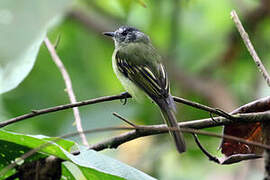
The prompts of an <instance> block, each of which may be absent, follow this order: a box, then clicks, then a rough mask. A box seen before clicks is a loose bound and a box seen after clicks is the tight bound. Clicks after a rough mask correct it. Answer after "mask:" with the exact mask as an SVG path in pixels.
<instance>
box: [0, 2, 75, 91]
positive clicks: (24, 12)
mask: <svg viewBox="0 0 270 180" xmlns="http://www.w3.org/2000/svg"><path fill="white" fill-rule="evenodd" d="M71 1H72V0H57V1H54V0H39V1H36V0H20V1H14V0H1V1H0V32H1V33H0V94H1V93H4V92H7V91H9V90H11V89H13V88H15V87H16V86H18V84H19V83H21V82H22V81H23V79H24V78H25V77H26V76H27V75H28V74H29V72H30V71H31V69H32V67H33V65H34V63H35V59H36V57H37V54H38V51H39V47H40V45H41V43H42V41H43V39H44V37H45V34H46V31H47V29H48V27H49V26H50V25H52V24H53V22H55V20H56V17H58V16H59V15H60V14H62V13H63V12H64V10H66V9H67V6H68V5H69V4H70V3H71Z"/></svg>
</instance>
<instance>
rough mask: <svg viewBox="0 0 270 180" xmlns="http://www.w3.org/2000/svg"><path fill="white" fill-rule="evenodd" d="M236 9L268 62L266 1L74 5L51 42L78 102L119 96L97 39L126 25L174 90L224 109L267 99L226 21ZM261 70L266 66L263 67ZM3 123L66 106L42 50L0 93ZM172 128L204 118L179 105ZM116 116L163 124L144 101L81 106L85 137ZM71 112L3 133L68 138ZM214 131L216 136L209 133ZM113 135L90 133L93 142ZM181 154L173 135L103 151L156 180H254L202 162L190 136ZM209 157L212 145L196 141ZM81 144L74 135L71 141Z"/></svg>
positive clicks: (252, 169) (106, 43)
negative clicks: (147, 43)
mask: <svg viewBox="0 0 270 180" xmlns="http://www.w3.org/2000/svg"><path fill="white" fill-rule="evenodd" d="M232 9H235V10H236V11H237V12H238V14H239V16H240V18H241V20H242V23H243V25H244V26H245V28H246V30H247V32H248V33H249V36H250V38H251V40H252V42H253V43H254V46H255V49H256V50H257V53H258V54H259V56H260V57H261V59H262V60H267V59H269V58H270V53H269V47H270V19H269V14H270V13H269V12H270V3H269V2H268V0H261V1H258V0H219V1H212V0H204V1H198V0H181V1H180V0H79V1H76V3H74V4H73V6H72V8H71V9H70V10H69V11H68V12H67V14H66V16H65V17H63V19H62V21H61V22H60V23H58V25H57V26H54V27H53V28H51V29H50V30H49V32H48V37H49V39H50V40H51V41H52V42H55V41H56V39H57V37H58V36H60V37H61V39H60V43H59V45H58V47H57V53H58V55H59V56H60V58H61V60H62V61H63V63H64V64H65V66H66V68H67V70H68V72H69V74H70V76H71V79H72V83H73V89H74V92H75V94H76V97H77V100H78V101H80V100H85V99H91V98H96V97H100V96H105V95H114V94H117V93H120V92H122V91H123V88H122V87H121V85H120V83H119V82H118V80H117V79H116V77H115V75H114V74H113V71H112V67H111V56H112V52H113V49H114V45H113V42H112V41H111V40H110V39H109V38H106V37H104V36H103V35H102V32H103V31H112V30H115V29H116V28H117V27H119V26H120V25H126V24H127V25H131V26H135V27H137V28H138V29H140V30H142V31H143V32H145V33H146V34H148V35H149V36H150V38H151V40H152V42H153V44H154V45H155V47H156V48H157V49H158V51H159V52H160V53H161V54H162V55H163V57H164V59H165V60H166V64H167V67H168V68H167V69H168V71H169V75H170V80H171V86H172V87H171V92H172V94H173V95H175V96H180V97H183V98H186V99H189V100H193V101H196V102H199V103H203V104H206V105H209V106H212V107H218V108H221V109H223V110H225V111H231V110H233V109H235V108H236V107H238V106H240V105H242V104H245V103H248V102H250V101H252V100H254V99H256V98H258V97H263V96H265V95H267V94H268V93H269V90H267V86H266V85H265V84H266V83H265V82H264V81H263V79H262V77H261V75H260V74H259V73H258V70H257V69H256V66H255V64H254V62H253V60H252V59H251V57H250V55H249V54H248V51H247V50H246V49H245V47H244V44H243V43H242V40H241V39H240V36H239V34H238V33H237V32H236V28H235V27H234V24H233V22H232V20H231V18H230V11H231V10H232ZM263 63H264V64H265V66H266V68H268V67H269V65H270V63H269V61H263ZM1 103H2V109H1V111H3V112H1V114H2V116H1V117H0V118H1V120H7V119H9V118H12V117H15V116H18V115H21V114H24V113H27V112H29V111H30V110H32V109H41V108H47V107H51V106H55V105H60V104H65V103H69V99H68V96H67V94H66V92H65V85H64V82H63V78H62V76H61V74H60V72H59V70H58V68H57V67H56V66H55V64H54V63H53V61H52V60H51V57H50V54H49V53H48V50H47V48H46V47H45V45H44V44H42V46H41V48H40V51H39V53H38V57H37V60H36V63H35V65H34V68H33V69H32V71H31V73H30V74H29V75H28V76H27V77H26V79H25V80H24V81H23V82H22V83H21V84H20V85H19V86H18V87H17V88H16V89H14V90H12V91H9V92H7V93H4V94H3V95H2V102H1ZM177 108H178V114H177V118H178V120H179V121H189V120H196V119H201V118H207V117H209V114H208V113H205V112H203V111H200V110H197V109H194V108H191V107H188V106H185V105H180V104H178V105H177ZM113 112H117V113H119V114H121V115H123V116H124V117H126V118H128V119H129V120H132V122H134V123H136V124H144V125H146V124H160V123H163V122H162V119H161V116H160V114H159V111H158V110H157V108H156V107H155V105H154V104H152V103H151V102H147V103H146V104H137V103H136V102H134V101H132V100H128V103H127V104H126V105H122V103H121V102H120V101H114V102H108V103H102V104H96V105H89V106H84V107H81V108H80V113H81V118H82V124H83V128H84V130H87V129H93V128H100V127H107V126H116V125H123V122H121V121H120V120H118V119H117V118H115V117H113V116H112V113H113ZM73 124H74V117H73V113H72V110H65V111H60V112H56V113H50V114H46V115H42V116H39V117H35V118H32V119H28V120H25V121H22V122H18V123H16V124H13V125H10V126H8V127H6V128H5V129H7V130H11V131H15V132H21V133H26V134H44V135H48V136H59V135H63V134H67V133H70V132H75V131H76V127H75V126H74V125H73ZM207 130H209V131H213V132H218V133H221V127H220V128H211V129H207ZM116 134H119V132H118V133H116V132H106V133H99V134H90V135H87V138H88V141H89V143H90V144H91V143H95V142H98V141H101V140H103V139H106V138H109V137H111V136H112V135H116ZM185 138H186V141H187V146H188V151H187V153H185V154H183V155H181V156H179V155H178V154H177V152H176V151H175V149H174V146H173V144H172V143H171V139H170V137H169V136H168V135H167V134H166V135H158V136H152V137H146V138H141V139H138V140H134V141H131V142H129V143H126V144H123V145H122V146H120V147H119V148H118V149H116V150H105V151H103V152H102V153H105V154H108V155H110V156H112V157H114V158H116V159H119V160H121V161H123V162H125V163H127V164H129V165H131V166H133V167H135V168H137V169H140V170H142V171H144V172H146V173H148V174H150V175H152V176H154V177H156V178H158V179H164V180H174V179H217V178H218V179H221V180H222V179H258V178H262V176H263V169H262V162H261V160H256V161H249V162H241V163H238V164H235V165H230V166H220V165H217V164H214V163H212V162H209V161H208V159H207V158H206V157H205V156H203V155H202V153H201V152H200V150H199V149H198V148H197V146H196V145H195V143H194V141H193V139H192V137H191V136H190V135H189V134H186V135H185ZM199 138H200V140H201V142H202V144H203V145H204V146H205V147H206V148H207V149H208V150H209V151H210V152H211V153H213V154H214V155H217V156H219V157H222V155H221V153H220V152H219V151H218V150H217V148H218V145H219V141H220V140H219V139H215V138H211V137H204V136H199ZM72 139H74V140H76V141H77V142H78V143H79V144H81V140H80V138H79V137H74V138H72Z"/></svg>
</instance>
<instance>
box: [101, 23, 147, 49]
mask: <svg viewBox="0 0 270 180" xmlns="http://www.w3.org/2000/svg"><path fill="white" fill-rule="evenodd" d="M103 34H104V35H106V36H110V37H112V39H113V40H114V43H115V46H116V47H120V46H125V45H127V44H129V43H149V42H150V39H149V37H148V36H147V35H146V34H144V33H143V32H141V31H139V30H138V29H136V28H134V27H129V26H121V27H120V28H118V29H117V30H116V31H114V32H104V33H103Z"/></svg>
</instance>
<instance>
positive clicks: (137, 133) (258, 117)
mask: <svg viewBox="0 0 270 180" xmlns="http://www.w3.org/2000/svg"><path fill="white" fill-rule="evenodd" d="M233 118H234V121H231V120H228V119H226V118H224V117H215V118H214V121H213V120H212V119H211V118H209V119H201V120H194V121H188V122H181V123H178V125H179V126H180V127H181V131H183V132H187V131H186V130H184V129H185V128H192V129H203V128H209V127H215V126H222V125H229V124H233V123H235V122H236V121H237V123H251V122H259V121H260V122H264V121H269V119H270V111H266V112H260V113H248V114H238V115H234V116H233ZM136 127H137V126H136ZM138 127H149V128H150V127H151V129H152V130H151V129H148V130H132V131H129V132H126V133H123V134H120V135H118V136H115V137H113V138H110V139H107V140H105V141H102V142H99V143H97V144H94V145H91V146H90V149H94V150H96V151H101V150H104V149H107V148H117V147H118V146H119V145H121V144H123V143H126V142H128V141H131V140H134V139H137V138H140V137H145V136H150V135H156V134H161V133H166V132H167V129H166V127H167V126H166V125H165V124H161V125H153V126H138ZM162 128H165V129H164V130H160V129H162ZM157 129H158V130H157ZM191 133H196V134H201V133H200V132H199V133H197V132H191ZM208 135H209V134H208ZM221 136H222V135H219V137H221ZM216 137H217V136H216ZM224 137H228V136H226V135H225V136H224ZM231 137H233V136H230V138H228V139H231ZM233 138H236V137H233ZM239 139H241V138H237V141H238V140H239ZM233 140H236V139H233ZM242 140H243V139H241V141H239V142H243V141H242ZM244 143H246V144H250V141H249V142H244ZM258 144H260V143H258ZM253 145H254V144H253Z"/></svg>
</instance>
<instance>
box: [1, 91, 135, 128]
mask: <svg viewBox="0 0 270 180" xmlns="http://www.w3.org/2000/svg"><path fill="white" fill-rule="evenodd" d="M130 97H131V96H130V95H129V94H128V93H122V94H119V95H114V96H104V97H100V98H95V99H90V100H86V101H80V102H77V103H73V104H64V105H59V106H54V107H50V108H46V109H40V110H32V112H31V113H28V114H24V115H21V116H18V117H15V118H12V119H9V120H7V121H3V122H0V128H2V127H5V126H7V125H9V124H12V123H15V122H19V121H22V120H24V119H29V118H32V117H35V116H39V115H42V114H47V113H51V112H56V111H61V110H65V109H70V108H73V107H80V106H85V105H88V104H96V103H101V102H107V101H113V100H119V99H125V98H130Z"/></svg>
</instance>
